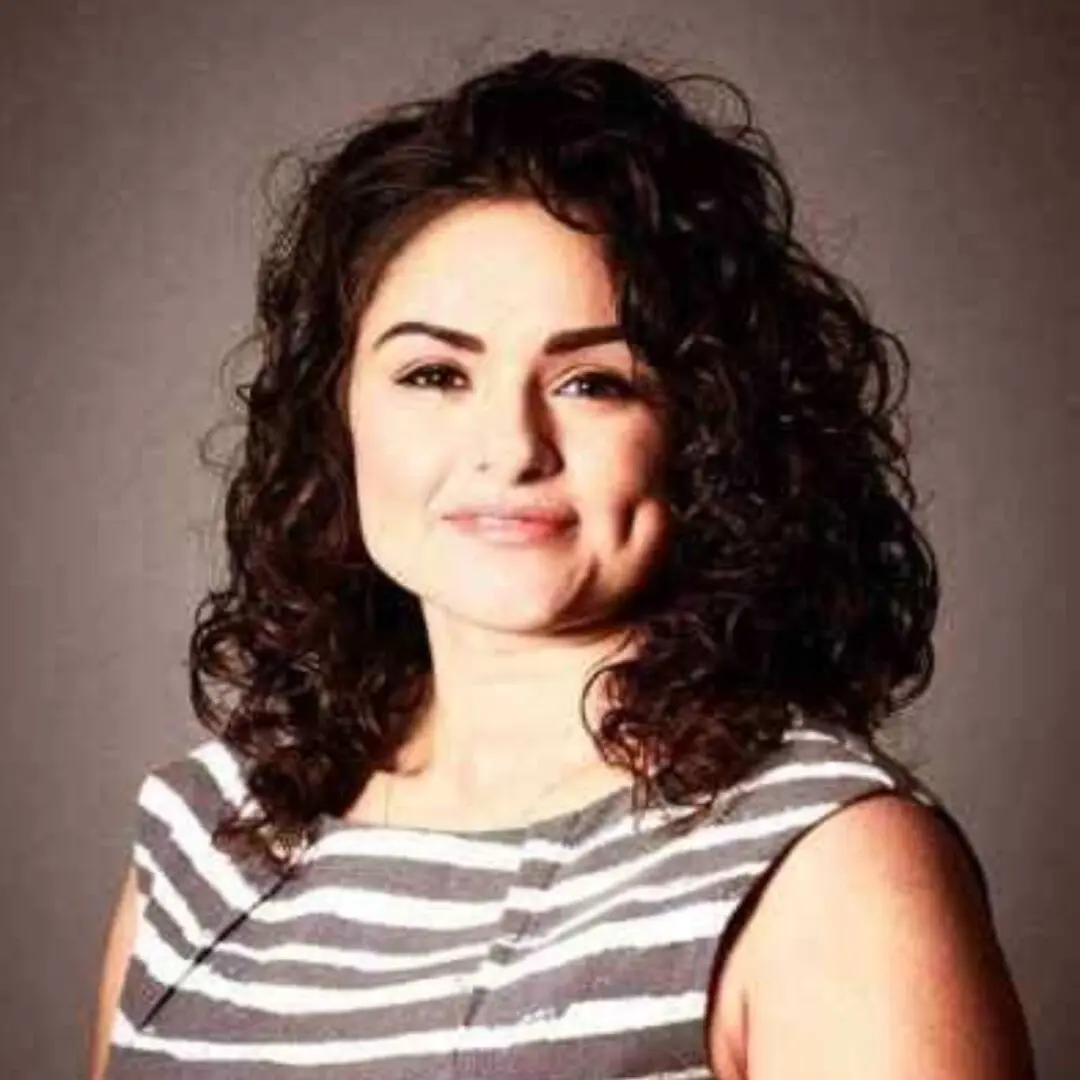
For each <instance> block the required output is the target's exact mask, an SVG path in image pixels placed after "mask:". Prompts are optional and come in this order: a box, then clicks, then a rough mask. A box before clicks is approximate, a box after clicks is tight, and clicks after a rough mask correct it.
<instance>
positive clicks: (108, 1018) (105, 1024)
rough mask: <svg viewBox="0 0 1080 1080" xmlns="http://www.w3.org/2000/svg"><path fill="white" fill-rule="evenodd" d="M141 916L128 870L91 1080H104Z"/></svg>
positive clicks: (112, 935) (102, 992) (101, 997)
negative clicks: (125, 978)
mask: <svg viewBox="0 0 1080 1080" xmlns="http://www.w3.org/2000/svg"><path fill="white" fill-rule="evenodd" d="M138 914H139V892H138V887H137V885H136V879H135V869H134V867H132V868H131V869H129V870H128V872H127V876H126V877H125V879H124V884H123V887H122V889H121V891H120V899H119V902H118V903H117V905H116V910H115V911H114V913H113V917H112V921H111V922H110V924H109V931H108V935H107V937H106V939H105V960H104V964H103V969H102V973H101V983H100V985H99V987H98V1001H97V1022H96V1024H95V1025H94V1031H93V1033H92V1037H91V1038H92V1041H91V1049H90V1073H89V1080H102V1077H103V1076H104V1075H105V1068H106V1066H107V1065H108V1061H109V1036H110V1034H111V1032H112V1025H113V1018H114V1016H115V1015H116V1009H117V1006H118V1004H119V1002H120V990H121V988H122V986H123V985H124V975H125V974H126V972H127V967H128V961H129V959H130V958H131V950H132V945H133V944H134V940H135V926H136V923H137V921H138Z"/></svg>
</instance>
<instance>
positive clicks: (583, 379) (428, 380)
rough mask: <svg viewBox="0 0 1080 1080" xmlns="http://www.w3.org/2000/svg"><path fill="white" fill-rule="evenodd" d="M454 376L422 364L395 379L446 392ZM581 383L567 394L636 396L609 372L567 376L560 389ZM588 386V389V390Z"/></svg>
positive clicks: (450, 369) (454, 371) (443, 367)
mask: <svg viewBox="0 0 1080 1080" xmlns="http://www.w3.org/2000/svg"><path fill="white" fill-rule="evenodd" d="M454 376H462V377H463V376H464V372H462V371H461V370H460V369H459V368H457V367H454V366H453V365H452V364H423V365H422V366H420V367H417V368H413V370H412V371H410V372H409V373H408V374H407V375H403V376H402V377H401V378H400V379H397V380H395V381H396V382H397V384H398V385H399V386H415V387H418V388H419V389H422V390H439V391H449V390H455V389H458V387H455V386H452V385H450V380H451V379H453V378H454ZM575 384H577V385H582V384H584V385H585V387H586V390H585V392H584V393H580V392H579V393H571V394H570V397H586V398H616V399H618V398H632V397H635V396H637V392H636V391H635V389H634V387H633V386H632V385H631V384H630V383H629V382H627V380H626V379H623V378H621V377H620V376H618V375H615V374H613V373H612V372H610V371H586V372H582V373H581V374H579V375H575V376H573V378H570V379H567V380H566V382H564V383H563V384H562V387H561V388H560V389H563V388H565V387H567V386H573V385H575ZM590 388H591V389H590Z"/></svg>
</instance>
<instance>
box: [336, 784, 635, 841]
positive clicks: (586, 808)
mask: <svg viewBox="0 0 1080 1080" xmlns="http://www.w3.org/2000/svg"><path fill="white" fill-rule="evenodd" d="M633 790H634V782H633V780H631V781H630V782H629V783H627V784H623V785H622V786H621V787H617V788H614V789H612V790H611V791H608V792H605V793H604V794H603V795H598V796H596V797H595V798H594V799H591V800H590V801H589V802H587V803H584V804H582V805H581V806H578V807H575V808H574V809H571V810H562V811H560V812H559V813H557V814H551V815H549V816H548V817H543V818H537V819H536V820H534V821H528V822H525V823H524V824H521V825H504V826H502V827H501V828H494V829H440V828H437V827H436V826H432V825H384V824H382V823H381V822H377V821H346V820H345V819H344V818H340V817H334V816H333V815H332V814H323V815H322V817H321V819H320V820H321V835H322V836H331V835H342V834H343V835H346V836H347V835H348V834H349V833H351V832H366V833H371V834H379V833H382V834H386V835H393V836H406V835H412V836H430V837H447V838H451V839H461V840H515V839H523V838H525V837H527V836H530V835H539V836H555V835H561V834H563V833H565V832H567V831H568V829H569V828H570V826H572V825H574V824H575V823H577V822H580V823H581V824H582V825H583V826H584V825H591V824H593V823H595V822H597V821H599V820H602V819H603V818H604V817H605V816H607V814H608V811H609V810H611V809H613V808H614V807H616V806H618V805H619V803H621V802H623V801H624V800H625V801H626V802H627V803H629V801H630V795H631V793H632V792H633Z"/></svg>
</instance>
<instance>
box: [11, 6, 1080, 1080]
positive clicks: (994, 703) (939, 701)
mask: <svg viewBox="0 0 1080 1080" xmlns="http://www.w3.org/2000/svg"><path fill="white" fill-rule="evenodd" d="M1069 7H1070V5H1067V4H1065V3H1062V4H1060V5H1057V6H1055V5H1053V4H1050V3H1043V4H1030V3H1023V2H1022V0H1011V2H1005V0H999V2H997V3H989V2H986V3H979V2H977V0H952V2H946V3H940V4H937V3H935V4H930V3H924V4H922V5H920V4H917V3H905V2H903V0H885V2H881V0H878V2H869V3H868V2H867V0H817V2H816V3H814V4H808V3H805V2H799V0H712V2H711V3H706V2H704V0H702V2H698V3H695V2H692V0H664V2H663V3H662V4H660V3H656V2H655V0H653V2H651V3H632V2H629V0H623V2H619V0H607V2H605V3H602V4H589V3H581V2H568V0H549V2H546V3H545V2H538V3H534V4H531V5H529V6H528V7H526V5H524V4H520V5H516V4H510V3H505V2H504V3H496V2H491V3H487V4H481V3H465V4H460V3H459V4H453V5H446V6H445V7H443V6H442V5H440V4H438V3H436V2H434V0H429V2H427V3H424V2H421V0H395V2H394V3H392V4H382V3H370V4H364V3H357V2H352V3H349V2H344V0H341V2H321V3H308V4H297V3H290V2H286V0H261V2H253V0H229V2H225V3H222V2H214V3H211V2H184V3H154V4H147V3H145V0H112V2H108V3H78V4H76V3H74V2H72V3H67V4H59V3H55V2H53V3H37V4H35V5H29V4H27V5H16V4H13V3H12V4H9V5H7V6H6V7H4V8H3V9H0V19H2V26H0V146H2V157H0V320H2V323H0V325H2V332H3V339H2V344H0V348H2V353H0V355H2V364H3V382H2V393H0V439H2V444H0V445H2V453H0V493H2V497H3V506H4V516H3V526H4V527H3V531H2V538H0V539H2V545H3V551H2V556H3V564H4V566H5V568H6V574H4V576H3V586H2V587H3V597H2V599H0V603H2V605H3V607H2V610H3V612H4V619H3V627H4V630H3V633H4V637H5V640H4V643H3V648H2V650H0V657H2V660H0V663H2V670H0V676H2V685H3V702H4V708H3V724H4V744H3V745H4V748H5V754H6V760H5V763H4V771H3V784H2V787H0V820H2V821H3V823H4V826H5V830H6V839H5V842H4V847H5V885H4V891H3V907H4V911H3V914H4V918H3V931H2V933H3V940H2V943H0V948H2V952H0V955H2V957H3V964H2V966H0V981H2V997H3V1002H4V1008H3V1009H2V1010H0V1058H2V1059H3V1062H2V1063H3V1065H4V1066H6V1068H4V1069H3V1072H4V1075H11V1076H15V1075H26V1076H29V1075H32V1076H33V1077H34V1078H35V1080H53V1078H55V1080H61V1078H65V1080H66V1078H69V1077H72V1076H74V1075H79V1074H80V1073H81V1070H82V1069H83V1061H84V1059H85V1050H84V1045H85V1038H86V1030H87V1028H88V1025H89V1016H90V1013H91V1001H92V998H93V994H94V988H95V979H96V975H97V967H98V962H99V956H100V950H101V945H102V936H103V933H104V926H105V922H106V918H107V913H108V911H109V909H110V908H111V905H112V903H113V899H114V895H115V890H116V887H117V885H118V883H119V880H120V876H121V873H122V870H123V867H124V863H125V858H126V853H127V847H128V844H129V843H130V840H131V831H130V830H131V822H132V808H133V800H134V796H135V791H136V788H137V785H138V782H139V779H140V778H141V776H142V774H143V773H144V771H145V770H146V769H147V768H148V767H150V766H151V765H152V764H153V763H156V762H159V761H161V760H162V759H164V758H168V757H170V756H172V755H174V754H177V753H180V752H181V751H182V750H184V749H186V748H187V747H188V746H189V745H191V744H192V743H193V742H194V741H195V740H196V739H197V738H198V737H199V735H200V733H199V732H198V730H197V729H196V727H195V725H194V723H193V721H192V720H191V718H190V715H189V708H188V704H187V698H186V674H185V671H184V668H183V666H182V661H183V658H184V655H185V649H186V642H187V635H188V631H189V626H190V620H191V613H192V608H193V605H194V603H195V602H196V600H197V599H198V598H199V597H200V595H201V594H202V591H203V590H204V588H205V587H206V585H207V583H208V581H209V575H210V574H211V573H212V568H213V567H214V566H215V565H216V564H218V563H219V562H220V552H219V551H218V550H217V548H216V546H215V545H216V541H214V540H213V534H212V522H213V519H214V514H215V513H216V506H217V495H216V487H215V482H214V480H213V478H212V477H210V476H208V475H206V474H205V473H204V472H202V471H201V470H200V468H199V466H198V465H197V462H196V456H195V441H196V439H197V438H198V436H199V435H200V434H201V433H202V432H203V430H205V429H206V428H207V427H208V426H209V424H210V423H211V422H212V421H213V420H214V419H215V418H216V417H218V416H220V415H221V413H222V411H223V409H224V399H223V397H222V394H221V393H220V391H219V390H218V388H217V371H218V364H219V361H220V358H221V356H222V355H223V354H224V353H225V352H226V350H227V349H228V348H229V347H230V346H232V345H234V344H235V343H236V341H237V340H238V338H239V337H240V335H241V334H242V333H243V331H244V330H245V329H246V328H247V326H248V324H249V318H250V303H251V296H252V289H251V278H252V270H253V264H254V257H255V251H256V245H257V241H258V236H259V225H258V223H259V220H260V210H259V200H258V183H259V178H260V174H261V171H262V169H263V167H264V165H265V164H266V162H267V160H268V158H269V157H270V155H271V153H272V152H274V151H276V150H278V149H281V148H283V147H287V146H291V145H295V144H298V143H303V142H307V141H309V140H310V139H312V137H314V136H315V135H317V134H318V133H321V132H324V131H326V130H327V129H329V128H333V127H335V126H338V125H341V124H344V123H347V122H348V121H350V120H351V119H353V118H354V117H355V116H356V115H357V114H358V113H360V112H361V111H362V110H364V109H366V108H369V107H373V106H375V105H377V104H379V103H381V102H382V101H384V100H388V99H391V98H396V97H399V96H402V95H412V94H413V93H416V92H421V91H425V92H426V91H428V90H435V89H439V88H442V87H443V86H445V85H447V84H449V83H450V82H451V81H453V80H455V79H456V78H458V77H459V76H460V75H462V74H463V73H464V72H465V71H466V70H468V69H469V67H470V66H471V65H472V64H474V63H481V62H487V61H490V60H496V59H502V58H507V57H509V56H511V55H515V54H516V53H518V52H519V51H520V50H522V49H524V48H525V47H527V46H539V45H548V46H555V47H558V46H567V47H574V46H578V45H580V46H583V47H600V48H607V47H612V48H619V47H622V46H624V45H625V46H626V47H628V48H629V49H630V50H632V51H636V52H637V53H639V54H641V55H643V56H645V55H650V56H654V57H656V58H657V59H659V60H663V61H667V62H670V63H674V64H678V65H683V66H686V67H701V66H705V65H708V67H709V68H710V69H711V70H714V71H718V72H722V73H726V74H728V75H730V76H732V77H733V78H734V79H735V80H736V81H738V82H740V83H741V84H742V85H743V86H744V87H745V89H746V90H747V91H748V92H749V93H750V94H751V96H752V98H753V99H754V100H755V102H756V104H757V107H758V115H759V118H760V120H761V122H762V123H763V125H764V126H765V127H766V129H767V130H768V131H769V132H770V133H771V134H772V135H773V136H774V138H775V139H776V141H777V142H778V144H779V147H780V151H781V154H782V158H783V160H784V162H785V163H786V166H787V169H788V172H789V175H790V177H791V179H792V181H793V183H794V185H795V188H796V191H797V192H798V194H799V195H800V196H801V213H802V220H803V225H804V231H805V232H806V234H807V235H809V236H810V237H811V238H812V239H813V242H814V244H815V245H816V247H817V249H818V250H819V251H820V252H821V253H823V254H824V255H825V256H826V257H827V258H828V259H829V260H831V262H832V263H833V265H835V266H838V267H839V268H840V269H841V270H842V271H843V272H844V273H845V274H847V275H849V276H850V277H852V278H853V279H854V280H856V281H857V282H858V283H859V284H860V285H861V286H862V287H863V288H864V290H865V291H866V293H867V294H868V296H869V298H870V301H871V304H872V309H873V311H874V312H875V314H876V316H877V318H878V319H879V320H880V321H881V322H883V323H884V324H886V325H887V326H890V327H893V328H896V329H898V330H900V331H901V332H902V333H903V335H904V337H905V340H906V342H907V344H908V346H909V348H910V350H911V352H912V354H913V357H914V361H915V382H914V388H913V394H912V399H911V400H912V408H913V416H914V419H913V429H914V438H915V443H916V447H917V449H916V453H915V470H916V478H917V480H918V481H919V482H920V484H921V486H922V488H923V490H924V491H925V492H926V493H927V495H928V496H929V498H930V504H929V508H928V511H927V520H928V523H929V529H930V533H931V536H932V538H933V540H934V542H935V543H936V546H937V550H938V552H939V554H940V557H941V562H942V569H943V577H944V584H945V587H946V590H947V593H946V604H945V609H944V615H943V619H942V622H941V626H940V633H939V635H938V639H937V640H938V645H939V656H940V666H939V673H938V676H937V678H936V681H935V683H934V685H933V688H932V690H931V692H930V693H929V694H928V696H927V697H926V699H925V700H924V703H923V704H922V705H921V706H920V708H919V709H918V711H917V712H916V714H915V715H914V716H913V718H912V727H911V729H910V731H911V737H912V739H913V740H914V741H913V744H912V745H914V746H916V748H917V751H918V753H919V755H920V756H921V757H925V758H926V759H928V760H927V764H926V765H925V767H923V768H922V770H921V771H922V773H923V775H924V776H926V777H927V779H929V780H930V781H931V783H932V784H933V785H934V786H935V787H936V788H937V790H938V791H939V793H940V794H941V795H942V796H943V797H944V798H945V799H946V800H947V802H948V803H949V804H950V805H951V806H952V808H953V809H954V811H955V813H956V814H957V816H958V817H959V818H960V819H961V820H962V821H963V822H964V823H965V824H966V825H967V827H968V829H969V831H970V833H971V835H972V837H973V839H974V840H975V842H976V845H977V847H978V848H979V850H980V852H981V854H982V856H983V858H984V861H985V864H986V867H987V870H988V873H989V875H990V878H991V884H992V886H993V890H994V903H995V911H996V916H997V920H998V925H999V930H1000V934H1001V937H1002V940H1003V943H1004V945H1005V949H1006V953H1007V955H1008V957H1009V960H1010V963H1011V966H1012V969H1013V972H1014V975H1015V978H1016V980H1017V983H1018V986H1019V988H1020V992H1021V996H1022V998H1023V1000H1024V1003H1025V1006H1026V1009H1027V1012H1028V1015H1029V1017H1030V1021H1031V1026H1032V1029H1033V1032H1034V1037H1035V1040H1036V1043H1037V1053H1038V1057H1039V1062H1040V1075H1041V1076H1042V1077H1044V1078H1045V1077H1066V1076H1070V1075H1076V1074H1077V1071H1078V1070H1080V1052H1078V1048H1077V1041H1078V1040H1077V1039H1076V1037H1075V1026H1076V1020H1075V1017H1076V1016H1077V1015H1078V1014H1080V978H1078V977H1077V972H1078V971H1080V936H1078V934H1080V932H1078V930H1077V925H1076V920H1075V910H1076V893H1075V888H1076V886H1077V884H1078V883H1080V880H1078V877H1080V875H1078V871H1080V854H1078V850H1077V847H1078V845H1077V839H1078V832H1080V830H1078V829H1077V827H1076V826H1077V817H1078V815H1077V811H1076V796H1075V784H1074V776H1075V767H1074V761H1075V759H1076V758H1077V755H1078V753H1080V736H1078V730H1080V728H1078V725H1077V723H1076V720H1075V717H1074V716H1073V710H1072V708H1071V706H1070V702H1071V701H1074V700H1075V699H1076V696H1077V695H1076V676H1075V674H1074V671H1075V664H1074V663H1073V662H1072V661H1073V652H1074V648H1073V639H1074V638H1075V636H1076V632H1077V622H1076V617H1075V605H1076V599H1077V596H1076V579H1077V572H1076V570H1075V568H1074V565H1075V564H1074V563H1073V561H1072V559H1071V556H1072V554H1073V552H1074V550H1075V548H1076V542H1077V539H1078V537H1077V517H1076V513H1075V510H1074V503H1073V498H1072V496H1073V495H1074V494H1075V487H1074V485H1073V484H1072V483H1071V481H1072V471H1073V470H1072V465H1073V464H1074V463H1075V461H1076V449H1077V441H1078V439H1077V428H1076V425H1075V419H1076V415H1077V405H1078V401H1080V392H1078V387H1077V380H1076V377H1075V374H1074V370H1075V367H1074V346H1073V342H1074V340H1075V339H1076V337H1077V334H1078V333H1080V320H1078V318H1077V303H1076V300H1075V291H1074V284H1075V274H1074V270H1073V265H1072V251H1071V249H1072V248H1073V247H1074V246H1075V237H1076V233H1077V224H1078V221H1077V218H1078V214H1077V209H1076V203H1075V201H1074V200H1073V199H1072V198H1071V195H1072V190H1073V185H1074V176H1073V174H1074V173H1075V171H1076V169H1077V167H1078V166H1080V153H1078V151H1077V139H1076V136H1077V131H1076V125H1075V113H1074V112H1073V110H1072V108H1071V100H1070V97H1071V95H1072V94H1075V93H1076V92H1077V90H1078V87H1077V78H1076V75H1075V71H1076V68H1077V59H1078V55H1077V49H1076V45H1077V19H1076V17H1075V15H1074V14H1067V9H1068V8H1069ZM1070 421H1073V423H1070ZM1070 1065H1071V1066H1072V1068H1070Z"/></svg>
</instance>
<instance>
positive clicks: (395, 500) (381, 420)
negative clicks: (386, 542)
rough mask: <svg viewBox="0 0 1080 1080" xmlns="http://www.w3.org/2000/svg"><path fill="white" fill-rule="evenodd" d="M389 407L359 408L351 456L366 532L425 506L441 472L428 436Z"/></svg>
mask: <svg viewBox="0 0 1080 1080" xmlns="http://www.w3.org/2000/svg"><path fill="white" fill-rule="evenodd" d="M390 415H392V414H391V413H390V412H389V410H385V409H384V410H379V409H370V410H357V412H356V413H355V414H354V423H353V428H352V430H353V432H354V435H353V456H354V468H355V473H356V495H357V502H358V504H359V510H360V525H361V529H362V530H363V532H364V534H365V537H367V536H369V535H372V534H381V533H383V532H386V531H388V530H391V529H395V528H397V527H399V525H398V523H401V524H406V523H407V522H408V521H409V514H408V513H406V511H407V510H411V511H412V512H413V513H415V512H416V511H417V510H421V511H422V510H423V508H424V506H425V505H426V502H427V499H428V497H429V495H430V492H431V491H432V489H433V485H434V478H435V476H436V473H437V462H436V461H435V460H434V458H435V456H436V455H434V454H433V452H432V451H433V448H432V446H431V445H430V440H428V441H426V442H425V440H424V438H423V437H422V435H419V433H417V432H416V431H414V430H406V429H405V428H404V427H403V426H402V425H401V424H400V423H394V422H390V420H389V418H390Z"/></svg>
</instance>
